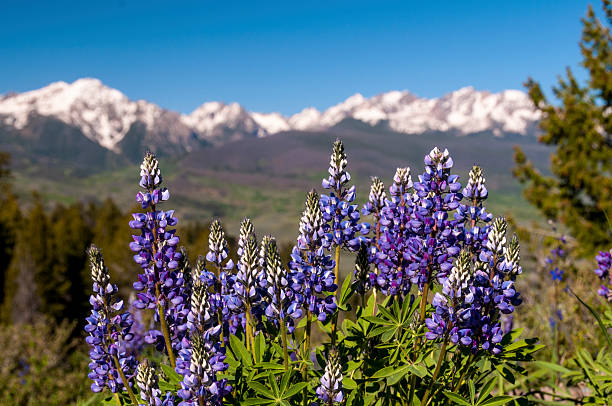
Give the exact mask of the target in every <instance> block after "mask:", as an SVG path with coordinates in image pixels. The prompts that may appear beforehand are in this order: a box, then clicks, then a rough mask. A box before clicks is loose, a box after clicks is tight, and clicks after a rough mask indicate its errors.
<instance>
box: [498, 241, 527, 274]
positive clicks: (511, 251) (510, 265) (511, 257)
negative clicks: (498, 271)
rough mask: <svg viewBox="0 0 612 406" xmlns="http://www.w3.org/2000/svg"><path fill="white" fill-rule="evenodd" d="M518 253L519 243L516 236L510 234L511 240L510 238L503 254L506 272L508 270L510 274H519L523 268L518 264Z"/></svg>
mask: <svg viewBox="0 0 612 406" xmlns="http://www.w3.org/2000/svg"><path fill="white" fill-rule="evenodd" d="M520 253H521V247H520V245H519V240H518V237H517V236H516V234H515V235H513V236H512V240H510V244H508V249H507V250H506V253H505V255H504V263H503V267H504V269H505V270H506V272H510V273H511V274H512V275H519V274H521V273H522V272H523V269H522V268H521V266H520V261H521V256H520Z"/></svg>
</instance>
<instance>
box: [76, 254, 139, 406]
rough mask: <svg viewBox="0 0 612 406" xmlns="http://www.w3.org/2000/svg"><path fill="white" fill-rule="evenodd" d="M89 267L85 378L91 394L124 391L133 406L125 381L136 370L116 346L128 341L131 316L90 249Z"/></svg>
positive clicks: (107, 274)
mask: <svg viewBox="0 0 612 406" xmlns="http://www.w3.org/2000/svg"><path fill="white" fill-rule="evenodd" d="M87 254H88V256H89V262H90V266H91V279H92V281H93V294H92V295H91V296H90V298H89V303H90V304H91V306H92V311H91V316H89V317H87V319H86V320H87V325H86V326H85V331H86V332H87V333H88V334H89V336H88V337H87V339H86V341H87V344H89V347H90V350H89V356H90V358H91V362H90V363H89V369H90V370H91V372H90V373H89V375H88V376H89V378H90V379H92V380H93V383H92V384H91V390H92V391H93V392H100V391H102V389H104V387H107V388H108V389H109V390H110V391H111V392H113V393H114V394H115V398H116V400H117V402H118V403H119V406H121V404H120V402H119V401H118V397H117V393H118V392H121V390H122V388H124V389H125V390H126V391H127V392H128V395H129V396H130V399H131V400H132V402H133V403H134V404H136V398H135V397H134V392H133V391H132V388H131V386H130V382H129V377H131V376H132V375H133V372H134V369H135V368H136V360H135V359H134V357H133V356H132V355H129V354H127V353H126V352H125V351H121V345H120V342H121V341H122V340H125V341H129V340H131V338H132V337H131V334H130V332H129V331H130V328H131V326H132V316H131V314H130V313H129V312H124V313H120V312H121V310H123V300H117V299H116V297H115V296H116V294H117V285H115V284H112V283H111V282H110V274H109V271H108V268H107V267H106V265H105V264H104V258H103V257H102V253H101V252H100V250H99V249H98V248H97V247H95V246H93V245H92V246H91V247H90V248H89V250H88V251H87Z"/></svg>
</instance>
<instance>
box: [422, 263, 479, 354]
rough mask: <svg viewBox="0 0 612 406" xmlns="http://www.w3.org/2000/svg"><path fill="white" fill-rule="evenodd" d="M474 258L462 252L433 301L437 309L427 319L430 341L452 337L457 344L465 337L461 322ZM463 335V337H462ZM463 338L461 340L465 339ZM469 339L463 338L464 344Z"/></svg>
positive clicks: (426, 335) (452, 340) (427, 333)
mask: <svg viewBox="0 0 612 406" xmlns="http://www.w3.org/2000/svg"><path fill="white" fill-rule="evenodd" d="M471 268H472V258H471V256H470V253H469V251H462V252H461V254H460V255H459V257H458V258H457V259H456V260H455V264H454V266H453V268H452V269H451V271H450V274H449V276H448V278H447V279H446V280H445V281H444V284H443V286H442V292H441V293H440V292H437V293H436V294H435V296H434V299H433V302H432V304H433V306H434V308H435V309H436V310H435V312H434V313H432V314H431V317H429V318H427V319H425V325H426V326H427V328H428V330H429V331H427V332H426V333H425V337H426V338H427V339H429V340H433V339H436V338H445V337H447V336H449V337H450V339H451V342H453V343H455V344H456V343H457V342H459V340H460V337H461V336H463V337H465V334H464V331H460V330H464V329H462V325H461V320H462V316H463V313H464V312H465V306H464V302H465V299H466V295H467V294H468V293H469V290H468V286H469V283H470V282H471V279H472V276H473V275H472V269H471ZM460 335H461V336H460ZM463 337H461V338H463ZM466 341H467V339H465V338H463V342H464V343H467V342H466Z"/></svg>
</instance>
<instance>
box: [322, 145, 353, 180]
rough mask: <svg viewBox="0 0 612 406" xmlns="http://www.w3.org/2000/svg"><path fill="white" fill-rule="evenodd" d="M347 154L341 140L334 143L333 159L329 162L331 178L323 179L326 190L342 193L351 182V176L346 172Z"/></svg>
mask: <svg viewBox="0 0 612 406" xmlns="http://www.w3.org/2000/svg"><path fill="white" fill-rule="evenodd" d="M346 165H347V160H346V153H345V152H344V144H343V143H342V141H340V140H336V141H335V142H334V146H333V149H332V154H331V158H330V160H329V170H328V172H329V178H328V179H323V187H324V188H325V189H335V190H336V191H340V189H341V188H342V186H343V185H344V184H345V183H347V182H348V181H349V180H351V175H350V174H349V173H348V172H346Z"/></svg>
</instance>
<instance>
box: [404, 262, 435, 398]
mask: <svg viewBox="0 0 612 406" xmlns="http://www.w3.org/2000/svg"><path fill="white" fill-rule="evenodd" d="M429 274H431V272H429ZM427 279H428V280H427V282H425V286H424V287H423V294H422V296H421V310H420V314H419V327H418V328H420V327H421V325H422V324H423V322H424V321H425V310H426V309H427V296H428V295H429V278H427ZM420 344H421V337H417V338H416V340H414V345H413V346H412V350H413V353H414V354H416V350H417V349H418V347H419V345H420ZM413 360H414V359H413ZM415 389H416V375H412V378H411V379H410V396H409V398H408V404H409V405H411V404H412V400H413V399H414V390H415Z"/></svg>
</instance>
